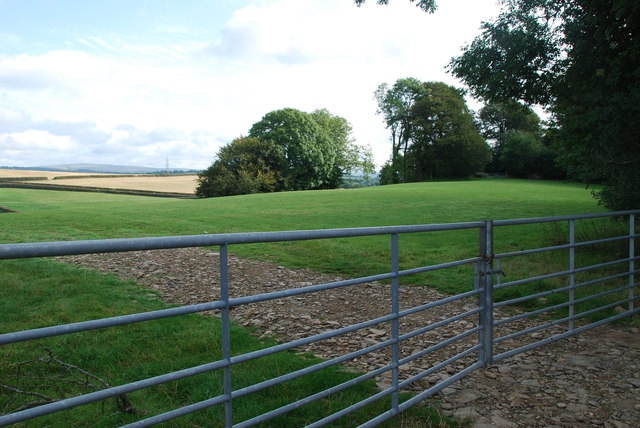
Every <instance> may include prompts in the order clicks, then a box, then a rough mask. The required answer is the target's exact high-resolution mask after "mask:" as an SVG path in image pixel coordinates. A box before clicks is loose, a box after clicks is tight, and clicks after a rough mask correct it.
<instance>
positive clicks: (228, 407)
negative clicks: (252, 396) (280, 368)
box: [220, 244, 233, 428]
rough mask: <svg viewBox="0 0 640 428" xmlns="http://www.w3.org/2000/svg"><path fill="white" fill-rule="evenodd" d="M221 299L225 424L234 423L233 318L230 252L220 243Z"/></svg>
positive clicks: (229, 425)
mask: <svg viewBox="0 0 640 428" xmlns="http://www.w3.org/2000/svg"><path fill="white" fill-rule="evenodd" d="M220 300H222V301H223V302H225V306H224V307H223V308H222V317H221V321H222V359H223V360H224V361H225V362H226V364H227V365H226V366H225V367H224V369H223V370H224V372H223V383H224V385H223V390H224V394H225V395H226V396H227V397H229V398H228V399H227V401H225V403H224V426H225V427H226V428H230V427H231V426H232V425H233V405H232V404H233V403H232V401H231V393H232V391H233V388H232V385H231V331H230V330H231V319H230V314H229V253H228V248H227V244H222V245H220Z"/></svg>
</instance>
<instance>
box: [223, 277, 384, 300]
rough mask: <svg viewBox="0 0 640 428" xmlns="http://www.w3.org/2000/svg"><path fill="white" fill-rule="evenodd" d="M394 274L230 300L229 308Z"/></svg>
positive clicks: (380, 279)
mask: <svg viewBox="0 0 640 428" xmlns="http://www.w3.org/2000/svg"><path fill="white" fill-rule="evenodd" d="M393 276H394V274H393V273H383V274H379V275H371V276H365V277H361V278H355V279H346V280H343V281H335V282H329V283H325V284H316V285H309V286H306V287H300V288H290V289H287V290H282V291H272V292H269V293H262V294H254V295H253V296H244V297H236V298H233V299H229V306H230V307H234V306H240V305H247V304H250V303H259V302H265V301H268V300H274V299H282V298H285V297H292V296H298V295H300V294H308V293H315V292H318V291H325V290H332V289H334V288H340V287H347V286H351V285H357V284H364V283H366V282H374V281H382V280H385V279H391V278H393Z"/></svg>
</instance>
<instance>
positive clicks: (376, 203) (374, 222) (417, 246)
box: [0, 180, 618, 426]
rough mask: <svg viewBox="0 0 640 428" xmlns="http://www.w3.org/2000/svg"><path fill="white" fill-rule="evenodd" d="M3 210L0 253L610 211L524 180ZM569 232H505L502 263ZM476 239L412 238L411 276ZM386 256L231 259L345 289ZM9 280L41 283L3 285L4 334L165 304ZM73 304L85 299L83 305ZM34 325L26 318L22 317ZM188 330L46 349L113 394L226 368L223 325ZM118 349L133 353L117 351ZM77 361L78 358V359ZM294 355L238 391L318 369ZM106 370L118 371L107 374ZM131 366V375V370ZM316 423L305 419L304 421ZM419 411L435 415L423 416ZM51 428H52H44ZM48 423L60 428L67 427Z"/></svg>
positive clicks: (367, 243)
mask: <svg viewBox="0 0 640 428" xmlns="http://www.w3.org/2000/svg"><path fill="white" fill-rule="evenodd" d="M0 205H2V206H4V207H7V208H9V209H12V210H14V211H16V212H12V213H2V214H0V223H1V225H2V227H1V228H0V243H15V242H35V241H57V240H71V239H100V238H122V237H143V236H162V235H188V234H202V233H223V232H224V233H228V232H251V231H272V230H293V229H323V228H336V227H338V228H339V227H364V226H384V225H402V224H428V223H451V222H465V221H476V220H482V219H505V218H522V217H538V216H551V215H563V214H580V213H591V212H600V211H602V208H601V207H599V206H598V205H597V204H596V203H595V202H594V200H593V199H592V198H591V196H590V193H589V192H588V191H586V190H585V189H584V187H583V186H581V185H575V184H566V183H557V182H533V181H519V180H478V181H460V182H439V183H417V184H407V185H397V186H385V187H376V188H366V189H351V190H333V191H316V192H295V193H278V194H265V195H247V196H237V197H229V198H218V199H206V200H167V199H154V198H141V197H128V196H122V195H107V194H88V193H70V192H54V191H37V190H17V189H15V190H14V189H0ZM615 227H617V226H615V224H613V223H610V222H606V225H605V226H603V227H602V230H601V231H599V232H597V234H598V235H602V234H603V233H609V231H610V230H611V228H615ZM561 228H562V226H561ZM564 232H565V231H564V230H554V229H552V228H549V226H547V225H532V226H521V227H509V228H502V229H497V230H496V241H495V251H496V252H506V251H513V250H519V249H526V248H534V247H539V246H546V245H553V244H554V242H555V241H558V240H563V239H566V238H564V236H565V235H564ZM478 240H479V237H478V232H477V231H460V232H446V233H445V232H443V233H429V234H411V235H402V236H401V237H400V249H401V260H400V262H401V268H403V269H406V268H411V267H415V266H418V265H422V264H427V263H437V262H444V261H451V260H456V259H464V258H469V257H474V256H475V255H477V253H478ZM389 248H390V243H389V239H388V237H367V238H354V239H340V240H321V241H301V242H294V243H281V244H261V245H236V246H232V247H231V251H232V252H233V253H235V254H237V255H240V256H244V257H253V258H258V259H264V260H270V261H274V262H277V263H280V264H283V265H286V266H290V267H308V268H312V269H315V270H318V271H323V272H331V273H337V274H340V275H342V276H344V277H356V276H364V275H371V274H376V273H381V272H388V270H389V267H390V266H389V265H390V261H389V253H390V249H389ZM611 251H613V250H611V249H605V250H603V249H591V250H589V251H581V252H580V255H579V258H578V263H579V264H585V265H586V264H588V263H592V262H594V261H597V260H598V259H599V258H600V257H602V255H603V254H607V255H609V254H610V253H611ZM615 251H618V250H617V249H616V250H615ZM567 260H568V255H567V254H566V251H565V252H558V253H555V254H548V255H543V256H538V257H523V258H518V259H514V260H512V261H509V262H508V263H505V265H504V266H503V269H504V271H505V272H506V273H507V279H506V280H510V279H514V278H518V277H521V276H530V275H531V274H536V273H537V274H542V273H545V272H547V271H550V270H553V269H555V270H564V269H566V266H567ZM0 269H1V270H2V271H1V272H0V277H2V278H3V282H4V281H5V278H11V277H12V276H13V277H14V279H13V282H14V283H16V284H31V285H30V286H29V287H31V288H30V289H25V291H24V292H23V293H22V297H21V298H18V296H19V295H20V293H19V292H17V291H16V290H13V289H10V288H8V287H7V286H4V285H3V287H2V288H1V290H2V291H1V292H2V293H8V294H4V295H3V296H2V300H1V301H0V314H1V315H0V317H1V318H0V319H1V322H2V323H3V324H2V325H3V327H2V331H13V330H19V329H24V328H32V327H37V326H43V325H51V324H56V323H63V322H72V321H73V320H77V319H93V318H99V317H103V316H109V315H112V314H114V312H113V311H114V308H118V309H117V311H116V312H115V313H116V314H121V313H130V312H137V311H141V310H150V309H153V308H156V307H159V306H157V305H161V303H160V302H158V301H157V299H156V298H155V297H154V296H152V295H150V293H149V292H147V291H141V290H140V289H138V288H136V287H134V286H133V285H132V284H124V285H123V284H122V283H121V282H118V281H116V280H114V279H113V278H110V279H109V278H107V279H104V277H100V278H102V279H100V280H98V279H95V280H94V279H90V280H89V279H87V278H86V277H83V276H84V275H93V274H89V273H86V272H83V273H81V274H80V273H78V271H76V270H73V269H71V270H69V268H65V267H60V266H58V265H56V264H55V263H53V262H51V261H46V260H38V261H19V262H8V261H3V262H2V263H0ZM41 273H42V275H41ZM77 275H79V277H78V276H77ZM31 277H34V278H36V281H35V282H30V278H31ZM472 278H473V272H472V269H471V268H456V269H452V270H447V271H439V272H436V273H431V274H423V275H419V276H413V277H410V278H407V279H406V281H407V282H411V283H413V284H417V285H428V286H433V287H435V288H438V289H439V290H441V291H444V292H447V293H456V292H461V291H466V290H469V289H470V288H471V287H472V286H473V280H472ZM101 281H105V285H101V286H100V287H98V286H97V285H96V284H97V283H98V282H101ZM561 282H562V281H561V280H550V281H543V282H540V283H535V284H530V285H527V286H526V287H518V288H513V289H507V290H504V291H502V292H500V293H497V294H498V296H499V297H500V298H503V299H507V298H512V297H513V296H515V297H517V296H520V295H524V294H526V293H531V292H534V291H540V290H542V289H547V288H549V289H551V288H557V287H558V286H560V284H561ZM66 283H71V284H75V287H77V288H73V289H64V290H60V289H57V287H59V285H57V284H66ZM109 284H110V285H109ZM114 284H118V285H114ZM16 287H18V286H17V285H16ZM98 289H101V290H103V289H104V292H102V291H100V292H98V291H97V290H98ZM114 290H119V291H118V292H117V293H124V294H117V295H116V294H109V293H115V291H114ZM42 293H45V294H42ZM46 293H50V294H48V295H47V294H46ZM101 293H103V294H101ZM76 295H77V296H82V297H80V298H79V299H76ZM92 296H93V297H92ZM20 299H22V300H20ZM550 299H566V296H565V295H557V296H556V297H550ZM546 304H548V302H540V301H534V302H531V303H530V304H529V305H530V306H532V307H536V306H539V305H546ZM25 314H28V316H27V317H25ZM25 319H27V320H28V325H25V324H24V322H25ZM180 319H181V320H182V319H184V320H182V321H179V322H178V321H176V320H173V321H164V322H158V323H157V326H156V327H149V326H151V325H152V324H156V323H143V324H140V325H137V326H130V327H122V328H116V329H108V330H105V331H104V332H102V331H100V332H98V333H95V332H94V333H87V334H84V335H73V336H69V337H66V336H65V337H61V338H57V339H49V340H47V341H44V342H43V344H44V345H45V346H47V347H48V348H50V349H52V350H53V351H54V352H55V353H56V355H58V356H59V357H60V358H61V359H67V360H68V361H69V362H70V363H72V364H77V365H79V366H80V365H82V367H83V368H85V369H87V370H89V371H92V372H93V371H95V374H96V375H98V376H100V377H103V378H104V379H106V380H107V381H108V382H109V383H111V384H114V385H115V384H120V383H123V382H128V381H131V380H136V379H140V378H142V377H146V376H152V375H154V374H158V373H160V372H161V371H162V372H165V371H167V370H175V369H180V368H183V367H187V366H189V365H195V364H201V363H202V362H209V361H213V360H215V359H217V358H219V354H218V353H219V345H218V341H219V338H215V337H214V336H212V335H213V334H214V333H213V332H214V331H215V330H217V326H216V324H215V323H216V322H217V321H215V320H214V319H209V318H203V317H199V316H194V317H181V318H180ZM181 323H184V324H181ZM147 329H149V330H147ZM116 343H123V345H122V346H120V345H115V344H116ZM242 343H244V345H243V344H242ZM105 344H108V345H109V346H107V348H108V349H109V352H107V353H102V351H99V349H103V347H104V345H105ZM234 344H236V345H234V346H238V348H237V349H236V348H234V352H236V351H237V352H242V351H246V350H249V349H255V348H257V347H261V346H267V345H268V344H269V343H268V342H265V341H263V343H261V342H260V341H259V340H257V339H255V338H254V337H252V336H251V335H250V334H249V333H247V332H246V331H245V330H242V329H239V328H236V329H235V330H234ZM29 346H32V348H29V347H26V348H23V347H19V346H17V345H14V346H11V347H5V348H3V350H2V352H10V353H11V358H12V359H8V358H7V359H5V358H4V355H3V359H2V361H13V362H15V361H22V360H27V359H29V358H33V355H34V354H37V353H38V352H42V350H41V349H40V348H38V347H37V345H29ZM16 349H20V350H16ZM69 349H71V350H74V351H73V352H69V351H68V350H69ZM185 349H186V350H187V352H185ZM151 350H153V351H151ZM97 354H100V357H99V358H97V357H96V355H97ZM285 354H286V356H285V357H282V356H280V355H278V358H285V359H290V360H286V361H285V360H274V361H268V364H265V363H264V361H263V362H262V364H259V365H258V366H256V367H253V368H252V367H247V370H246V371H245V372H242V373H240V372H237V373H236V376H237V381H238V382H240V383H241V382H245V381H246V382H251V383H253V382H256V381H259V380H260V379H263V378H264V377H265V376H275V375H277V374H278V373H280V372H278V371H277V370H279V369H282V370H286V371H291V370H292V369H295V367H302V366H304V365H305V364H311V362H312V361H313V359H312V358H310V357H309V358H300V356H296V355H295V354H291V353H285ZM103 358H104V359H105V361H103ZM273 358H276V357H275V356H274V357H273ZM106 359H108V360H109V361H115V362H107V361H106ZM167 363H168V364H167ZM121 366H122V367H124V368H125V369H121V368H120V367H121ZM266 366H274V367H275V368H276V372H270V373H265V372H264V371H265V370H270V369H269V368H268V367H266ZM214 376H215V375H214ZM349 376H353V374H352V373H349V372H345V371H342V370H340V369H334V371H333V372H330V373H328V374H322V375H319V377H318V379H317V380H310V379H306V378H305V380H304V381H302V382H301V383H300V384H295V383H292V386H287V387H284V388H282V392H273V391H271V390H269V391H265V392H264V393H263V394H262V395H258V396H257V400H248V401H244V400H241V401H239V403H238V411H239V412H240V413H239V416H238V418H239V419H238V420H240V419H243V418H248V417H251V416H252V415H253V414H255V413H258V412H260V411H262V410H264V409H266V408H273V407H277V405H279V404H278V403H281V402H287V401H292V399H293V398H292V397H294V396H295V397H296V398H298V397H300V396H302V395H303V394H305V393H311V392H312V391H315V390H316V389H315V388H318V389H322V388H323V387H325V386H326V385H328V383H327V382H329V381H331V382H333V381H335V382H338V381H339V379H347V378H349ZM314 385H315V386H314ZM361 388H362V390H361V391H356V392H349V393H348V394H346V395H345V397H344V398H337V397H331V399H330V400H325V401H324V407H329V403H330V404H331V406H336V408H337V407H340V406H346V405H348V403H349V402H351V400H354V398H353V395H352V394H355V395H356V396H360V397H361V396H362V395H363V394H364V395H366V394H370V393H371V392H372V391H373V390H374V389H375V387H374V385H373V384H366V385H363V386H362V387H361ZM217 393H219V378H211V375H201V376H198V377H195V378H193V379H190V380H188V381H187V380H185V381H179V382H176V383H174V384H170V385H166V386H163V387H158V388H153V389H151V390H150V391H149V392H145V393H134V394H131V399H132V404H133V405H134V407H135V408H136V409H139V413H138V414H136V415H134V416H132V415H128V414H121V412H115V411H113V406H112V407H111V408H108V407H106V409H107V410H105V407H104V406H93V407H92V406H87V407H86V408H87V409H89V410H83V409H85V407H82V408H79V409H77V410H73V411H72V412H68V413H73V414H76V412H77V414H78V415H79V416H77V418H78V419H77V420H81V419H83V418H86V417H91V416H90V415H94V414H98V413H99V414H101V415H103V416H102V417H106V418H107V419H104V421H106V422H105V423H104V424H105V425H111V424H112V422H113V424H116V423H124V422H126V421H130V420H134V419H135V418H141V417H144V416H147V415H151V414H155V413H159V412H161V411H164V410H165V409H169V408H173V407H176V406H177V405H179V404H184V403H189V402H192V401H197V400H198V399H201V398H203V397H206V398H208V397H210V396H211V395H215V394H217ZM245 403H246V404H245ZM384 404H386V403H384ZM379 405H381V404H379ZM319 407H320V409H316V408H310V409H311V410H303V411H300V412H296V413H294V414H293V416H290V417H293V418H300V419H295V420H289V419H282V422H274V421H272V422H273V424H270V425H268V426H297V425H300V424H302V423H303V422H301V421H303V420H305V421H306V420H309V419H305V418H309V417H310V416H309V414H311V415H314V416H313V417H319V416H318V415H319V413H318V412H322V411H323V410H322V407H323V406H322V405H321V406H319ZM109 409H111V410H109ZM245 409H246V410H245ZM251 409H253V410H251ZM334 410H335V409H334ZM383 410H384V406H383V405H382V407H381V408H376V409H365V410H364V413H365V414H367V416H368V417H363V418H362V421H364V420H366V419H368V418H369V417H371V416H372V415H375V414H377V413H379V412H380V411H383ZM307 411H308V412H309V413H305V412H307ZM416 411H418V412H423V411H424V412H428V411H427V410H425V409H422V408H421V409H419V410H416ZM83 412H85V413H83ZM216 412H218V413H216ZM219 412H220V410H219V409H218V410H212V411H211V412H202V413H198V414H196V415H194V416H191V417H189V418H188V419H184V420H181V421H180V423H183V422H184V421H186V423H188V424H190V425H194V426H216V424H217V423H218V422H213V421H219V420H220V419H219V418H220V413H219ZM105 414H106V416H105ZM65 417H67V416H66V415H65ZM69 417H72V418H73V417H76V416H69ZM287 417H289V416H287ZM359 417H360V416H356V418H359ZM403 417H404V418H408V419H409V420H408V421H407V422H406V426H414V425H413V424H415V426H420V423H421V421H422V420H423V419H428V420H435V421H436V422H435V423H436V424H438V423H440V422H438V420H437V419H435V416H434V415H433V414H432V413H425V414H421V415H419V416H416V418H415V419H413V421H412V420H411V418H412V416H411V415H409V416H408V417H407V416H403ZM52 418H53V417H52ZM109 418H113V420H111V419H109ZM199 418H204V419H199ZM44 419H46V420H47V421H49V419H48V418H44ZM50 420H51V421H53V422H52V424H54V425H55V421H58V420H57V419H50ZM101 420H103V419H101ZM360 420H361V419H353V420H349V421H347V422H345V426H351V425H354V424H357V423H358V422H357V421H360ZM403 421H404V419H403ZM47 423H48V422H47ZM396 423H397V422H396ZM403 423H404V422H403ZM100 424H101V423H98V425H100ZM278 424H279V425H278ZM390 426H394V425H393V423H392V424H391V425H390Z"/></svg>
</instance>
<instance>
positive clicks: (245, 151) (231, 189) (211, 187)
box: [196, 137, 285, 197]
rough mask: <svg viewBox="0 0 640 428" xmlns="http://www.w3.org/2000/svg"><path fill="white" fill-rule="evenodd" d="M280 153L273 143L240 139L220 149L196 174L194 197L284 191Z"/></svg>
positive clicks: (282, 162)
mask: <svg viewBox="0 0 640 428" xmlns="http://www.w3.org/2000/svg"><path fill="white" fill-rule="evenodd" d="M283 165H284V158H283V156H282V152H281V151H280V150H279V148H278V147H276V146H275V145H274V144H273V143H271V142H269V141H262V140H259V139H257V138H251V137H246V138H245V137H242V138H237V139H235V140H233V141H232V142H231V143H230V144H227V145H226V146H223V147H222V148H221V149H220V150H219V151H218V155H217V159H216V160H215V162H213V163H212V164H211V166H210V167H209V168H207V169H206V170H205V171H203V172H202V173H200V174H199V175H198V186H197V187H196V196H199V197H211V196H231V195H243V194H247V193H261V192H273V191H278V190H284V188H285V181H284V179H283V177H282V174H281V173H280V171H281V170H282V167H283Z"/></svg>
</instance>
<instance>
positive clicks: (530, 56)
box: [450, 0, 640, 209]
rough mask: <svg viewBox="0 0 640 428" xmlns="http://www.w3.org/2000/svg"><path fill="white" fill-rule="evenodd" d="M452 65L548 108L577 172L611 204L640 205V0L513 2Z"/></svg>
mask: <svg viewBox="0 0 640 428" xmlns="http://www.w3.org/2000/svg"><path fill="white" fill-rule="evenodd" d="M503 6H504V8H503V11H502V13H501V14H500V16H499V17H498V18H497V19H495V20H494V21H493V22H488V23H484V24H483V30H482V33H481V34H480V35H479V36H478V37H476V39H475V40H474V41H473V42H472V43H471V44H470V45H469V46H467V47H466V48H465V49H464V51H463V53H462V55H460V56H459V57H457V58H454V59H453V60H452V62H451V64H450V67H451V71H452V72H453V74H454V75H455V76H456V77H458V78H460V79H462V80H463V81H464V82H465V83H466V84H467V85H468V86H469V87H470V89H471V93H472V94H473V95H475V96H477V97H480V98H482V99H485V100H497V101H502V100H506V99H514V100H520V101H522V102H524V103H528V104H539V105H542V106H545V107H547V108H548V109H549V111H550V112H551V113H552V115H553V120H554V122H555V126H556V127H557V133H556V135H557V139H558V141H559V143H560V144H559V150H560V154H561V156H560V159H561V161H562V162H563V164H564V165H565V167H566V169H567V171H568V173H569V174H570V175H571V176H573V177H575V178H577V179H580V180H583V181H586V182H591V183H601V184H603V187H602V188H601V190H598V191H597V192H595V195H596V197H597V198H598V199H599V201H600V202H601V203H603V204H604V205H606V206H607V207H608V208H611V209H630V208H638V207H640V174H638V170H640V131H638V129H639V126H640V2H638V1H637V0H503Z"/></svg>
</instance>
